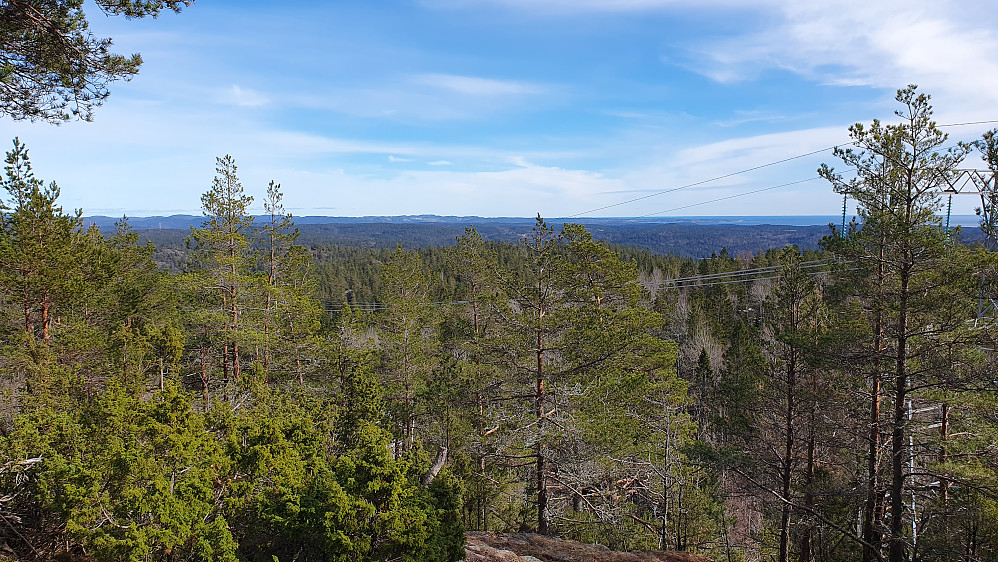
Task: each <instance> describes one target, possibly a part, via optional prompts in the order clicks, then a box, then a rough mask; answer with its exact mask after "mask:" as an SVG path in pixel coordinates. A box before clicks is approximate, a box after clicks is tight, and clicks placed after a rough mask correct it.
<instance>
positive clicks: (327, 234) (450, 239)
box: [84, 215, 981, 258]
mask: <svg viewBox="0 0 998 562" xmlns="http://www.w3.org/2000/svg"><path fill="white" fill-rule="evenodd" d="M823 219H827V220H826V222H824V223H817V224H815V222H817V221H820V220H823ZM84 220H85V223H86V224H96V225H97V226H99V227H100V228H101V229H102V230H106V229H109V228H113V225H114V223H115V221H116V220H118V219H113V218H110V217H87V218H86V219H84ZM203 220H204V219H203V217H198V216H192V215H173V216H169V217H136V218H129V223H130V224H131V225H132V228H133V229H134V230H135V231H136V232H138V233H139V235H140V237H141V238H143V239H148V240H149V241H150V242H152V243H153V244H154V245H155V246H156V247H157V248H159V249H160V250H162V251H169V250H172V251H174V252H176V251H181V250H182V248H183V247H184V239H185V238H186V237H187V235H188V234H189V233H190V227H191V226H200V224H201V223H202V221H203ZM760 220H769V221H772V222H770V223H759V222H757V221H760ZM839 220H841V219H839ZM669 221H671V222H665V219H632V218H596V219H551V220H549V221H548V222H549V224H551V225H552V226H554V227H556V228H558V227H560V226H561V225H562V224H563V223H566V222H579V223H582V224H584V225H586V227H587V228H588V229H589V231H590V232H592V233H593V237H594V238H596V239H598V240H602V241H605V242H609V243H613V244H620V245H624V246H633V247H637V248H642V249H645V250H648V251H651V252H654V253H657V254H674V255H677V256H681V257H692V258H704V257H709V256H710V255H711V254H712V253H716V252H720V251H721V249H722V248H727V250H728V252H729V253H730V254H733V255H737V254H740V253H753V254H754V253H757V252H759V251H764V250H768V249H771V248H782V247H783V246H787V245H790V244H796V245H797V246H799V247H800V248H802V249H803V248H816V247H817V246H818V243H819V242H820V241H821V238H822V237H824V236H826V235H828V234H829V233H830V229H829V227H828V223H829V222H832V223H837V221H835V220H834V217H684V218H678V219H669ZM295 223H296V224H297V226H298V228H299V230H300V232H301V236H300V238H299V242H300V243H302V244H304V245H306V246H313V247H314V246H321V245H330V244H332V245H341V246H352V247H362V248H393V247H395V246H396V245H398V244H402V245H403V246H404V247H406V248H425V247H430V246H446V245H449V244H453V243H454V241H455V239H456V238H457V237H458V236H460V235H462V234H463V233H464V229H465V228H466V227H468V226H474V227H475V228H476V229H477V230H478V232H479V233H480V234H481V235H482V237H483V238H485V239H487V240H495V241H502V242H516V241H517V240H520V239H522V238H523V237H524V236H526V235H527V234H528V233H529V232H530V230H531V229H532V228H533V225H534V219H532V218H516V217H505V218H483V217H438V216H435V215H420V216H400V217H295ZM962 236H963V239H964V240H965V241H967V242H974V241H977V240H979V239H980V238H981V234H980V231H979V229H977V228H964V229H963V235H962Z"/></svg>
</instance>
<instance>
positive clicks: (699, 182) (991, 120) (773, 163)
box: [567, 119, 998, 218]
mask: <svg viewBox="0 0 998 562" xmlns="http://www.w3.org/2000/svg"><path fill="white" fill-rule="evenodd" d="M991 123H998V119H989V120H983V121H967V122H964V123H945V124H942V125H936V127H962V126H966V125H987V124H991ZM851 144H855V142H846V143H842V144H836V145H832V146H828V147H825V148H821V149H818V150H813V151H811V152H805V153H803V154H797V155H794V156H789V157H787V158H783V159H780V160H774V161H772V162H767V163H765V164H760V165H758V166H752V167H750V168H745V169H744V170H738V171H736V172H731V173H728V174H723V175H720V176H715V177H712V178H708V179H705V180H701V181H697V182H693V183H688V184H685V185H681V186H679V187H673V188H669V189H664V190H662V191H657V192H655V193H649V194H647V195H642V196H641V197H635V198H632V199H628V200H626V201H620V202H618V203H611V204H609V205H604V206H602V207H597V208H595V209H590V210H588V211H582V212H580V213H576V214H574V215H569V216H568V217H567V218H576V217H580V216H582V215H588V214H591V213H595V212H598V211H604V210H606V209H612V208H614V207H620V206H621V205H627V204H629V203H635V202H637V201H643V200H645V199H650V198H652V197H658V196H659V195H665V194H666V193H672V192H675V191H679V190H682V189H688V188H690V187H696V186H699V185H704V184H707V183H711V182H715V181H717V180H722V179H727V178H730V177H733V176H738V175H741V174H745V173H748V172H753V171H755V170H761V169H763V168H768V167H770V166H775V165H777V164H784V163H786V162H791V161H793V160H798V159H800V158H805V157H807V156H813V155H815V154H819V153H822V152H825V151H828V150H834V149H836V148H839V147H841V146H848V145H851ZM810 179H815V178H810ZM810 179H809V180H801V181H800V182H795V183H803V182H804V181H810ZM787 185H793V184H785V185H783V186H776V187H771V188H766V189H762V190H758V191H754V192H752V193H759V192H761V191H768V190H770V189H776V188H777V187H786V186H787ZM750 194H751V193H746V194H745V195H750ZM730 198H731V197H728V198H727V199H730ZM724 199H726V198H721V199H715V200H713V201H705V202H704V203H698V204H697V205H702V204H705V203H713V202H716V201H723V200H724ZM693 206H696V205H688V206H686V207H678V208H676V209H669V210H668V211H659V212H658V213H652V214H649V215H642V217H649V216H653V215H656V214H661V213H668V212H670V211H676V210H680V209H685V208H688V207H693Z"/></svg>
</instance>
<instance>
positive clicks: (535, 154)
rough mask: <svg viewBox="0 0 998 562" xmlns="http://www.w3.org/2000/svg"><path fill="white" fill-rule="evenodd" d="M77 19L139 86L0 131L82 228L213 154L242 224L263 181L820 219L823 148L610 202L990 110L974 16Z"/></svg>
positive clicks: (432, 200) (203, 15)
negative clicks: (134, 58) (66, 117)
mask: <svg viewBox="0 0 998 562" xmlns="http://www.w3.org/2000/svg"><path fill="white" fill-rule="evenodd" d="M89 14H90V20H91V27H92V29H93V30H94V33H95V34H96V35H101V36H110V37H113V38H114V40H115V50H116V51H117V52H121V53H132V52H140V53H141V54H142V56H143V59H144V60H145V63H144V65H143V67H142V70H141V72H140V74H139V75H138V76H137V77H135V78H134V79H133V80H132V81H130V82H127V83H117V84H115V85H114V86H113V87H112V95H111V97H110V98H109V99H108V100H107V102H106V103H105V105H104V106H103V107H102V108H100V109H98V110H97V113H96V116H95V119H94V122H92V123H78V122H76V123H67V124H63V125H60V126H52V125H48V124H44V123H27V122H13V121H11V120H9V119H3V120H0V137H6V138H8V139H9V138H12V137H14V136H18V137H20V139H21V140H22V141H23V142H25V143H26V144H27V145H28V148H29V150H30V153H31V157H32V161H33V163H34V165H35V169H36V173H37V174H38V175H39V176H40V177H42V178H43V179H46V180H55V181H57V182H58V183H59V185H60V187H61V188H62V194H63V199H62V202H63V204H64V205H65V206H66V207H68V208H82V209H83V211H84V214H87V215H96V214H103V215H111V216H117V215H122V214H128V215H130V216H147V215H168V214H176V213H191V214H198V213H200V195H201V193H203V192H204V191H206V190H207V188H208V187H209V186H210V185H211V181H212V177H213V176H214V163H215V157H216V156H221V155H224V154H231V155H232V156H234V157H235V159H236V162H237V164H238V165H239V175H240V178H241V179H242V182H243V185H244V187H245V188H246V191H247V192H248V193H249V194H251V195H255V196H257V204H256V205H255V206H254V207H255V208H256V209H257V210H259V209H262V202H261V200H260V196H261V195H262V194H263V193H264V192H265V189H266V185H267V183H268V182H269V181H270V180H271V179H273V180H276V181H278V182H280V183H281V184H282V185H283V188H284V192H285V203H286V205H287V207H288V208H289V209H290V210H291V211H292V212H294V213H295V214H297V215H335V216H361V215H401V214H424V213H428V214H438V215H478V216H533V215H534V214H536V213H538V212H540V213H541V214H542V215H544V216H547V217H567V216H573V215H580V214H582V216H646V215H651V216H658V215H661V216H670V215H833V214H836V213H837V212H838V210H839V209H840V206H841V199H840V198H839V197H838V196H836V195H835V194H834V193H833V192H832V190H831V188H830V187H829V186H828V184H827V183H825V182H822V181H821V180H813V181H807V180H808V179H809V178H814V177H815V176H816V174H815V169H816V168H817V167H818V165H819V164H820V163H821V162H830V163H831V162H833V158H832V155H831V152H830V151H826V152H822V153H819V154H816V155H813V156H809V157H805V158H799V159H795V160H792V161H790V162H787V163H784V164H780V165H774V166H769V167H765V168H763V169H760V170H756V171H753V172H750V173H744V174H736V175H732V176H730V177H727V178H724V179H721V180H717V181H713V182H707V183H702V184H700V185H697V186H694V187H689V188H685V189H680V190H677V191H671V192H669V193H664V194H660V195H654V196H651V197H647V198H644V199H641V200H640V201H636V202H633V203H627V204H621V203H622V202H625V201H628V200H631V199H636V198H640V197H643V196H647V195H653V194H656V193H659V192H662V191H666V190H670V189H673V188H676V187H680V186H684V185H687V184H691V183H696V182H702V181H703V180H707V179H710V178H714V177H718V176H723V175H726V174H730V173H732V172H737V171H739V170H744V169H747V168H752V167H755V166H758V165H761V164H766V163H769V162H773V161H777V160H782V159H784V158H788V157H792V156H795V155H799V154H803V153H806V152H811V151H815V150H819V149H822V148H826V147H829V146H832V145H836V144H840V143H844V142H847V141H848V136H847V132H846V128H847V127H848V125H850V124H851V123H854V122H857V121H860V122H869V121H870V120H872V119H873V118H880V119H882V120H885V121H889V120H890V119H891V116H892V114H891V112H892V110H893V109H894V107H893V96H894V92H895V90H896V89H897V88H899V87H902V86H904V85H906V84H909V83H916V84H919V86H920V89H921V90H922V91H925V92H927V93H929V94H931V95H932V96H933V103H934V105H935V107H936V116H937V118H938V121H939V122H940V123H944V124H945V123H963V122H967V121H985V120H996V119H998V10H995V9H994V6H993V5H991V2H989V1H985V0H967V1H962V2H950V1H946V0H932V1H926V0H909V1H895V0H874V1H873V2H856V1H855V0H849V1H842V0H829V1H824V2H812V1H807V0H757V1H738V0H477V1H476V0H408V1H403V0H399V1H393V0H382V1H379V2H370V1H343V2H320V1H309V2H290V1H289V2H273V1H266V2H265V1H258V0H240V1H238V2H237V1H221V0H220V1H209V0H198V1H197V3H196V4H195V5H194V6H193V7H191V8H189V9H187V10H185V11H184V12H183V13H182V14H180V15H174V14H164V15H163V16H161V17H160V18H158V19H155V20H153V19H146V20H132V21H127V20H124V19H121V18H108V17H105V16H103V15H102V14H100V12H98V11H96V10H95V9H91V10H90V11H89ZM994 126H995V125H994V124H991V125H971V126H961V127H950V128H947V129H946V130H947V132H949V133H950V134H951V138H952V139H953V140H954V141H955V140H970V139H974V138H978V137H979V136H980V134H981V133H982V132H984V131H985V130H987V129H988V128H989V127H994ZM977 165H979V164H978V163H976V162H973V161H971V162H968V166H977ZM797 182H800V183H797ZM790 183H792V184H793V185H788V186H786V187H780V188H774V189H767V188H772V187H774V186H779V185H783V184H790ZM764 189H765V190H766V191H762V192H760V193H756V194H752V195H746V196H739V195H740V194H744V193H748V192H752V191H757V190H764ZM732 196H735V197H732ZM725 197H731V198H730V199H726V200H724V201H718V202H715V203H709V204H704V202H708V201H711V200H716V199H721V198H725ZM973 206H974V205H973V200H972V198H970V197H967V198H965V199H958V200H957V201H956V202H955V204H954V213H959V214H968V213H972V212H973V211H972V208H973ZM604 207H605V208H604ZM595 209H600V210H598V211H595V212H590V211H593V210H595Z"/></svg>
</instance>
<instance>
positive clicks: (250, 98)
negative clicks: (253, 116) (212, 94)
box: [219, 84, 268, 107]
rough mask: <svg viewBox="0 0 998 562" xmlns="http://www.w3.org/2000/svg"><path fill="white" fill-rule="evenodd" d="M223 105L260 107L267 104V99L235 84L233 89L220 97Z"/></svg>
mask: <svg viewBox="0 0 998 562" xmlns="http://www.w3.org/2000/svg"><path fill="white" fill-rule="evenodd" d="M219 97H220V99H221V101H222V102H223V103H227V104H231V105H238V106H240V107H259V106H261V105H265V104H266V103H267V101H268V100H267V98H266V97H265V96H264V95H263V94H261V93H259V92H257V91H255V90H251V89H249V88H243V87H241V86H238V85H236V84H233V85H232V87H231V88H229V89H228V90H225V91H224V92H222V94H221V95H220V96H219Z"/></svg>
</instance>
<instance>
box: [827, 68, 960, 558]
mask: <svg viewBox="0 0 998 562" xmlns="http://www.w3.org/2000/svg"><path fill="white" fill-rule="evenodd" d="M897 101H898V103H899V104H900V105H901V108H902V109H901V110H899V111H897V112H896V114H897V116H898V117H899V118H900V119H901V122H900V123H899V124H897V125H883V124H881V123H880V122H879V121H876V120H875V121H874V122H873V124H872V125H871V126H870V127H869V128H867V127H864V126H863V125H861V124H856V125H853V126H852V127H850V135H851V137H852V138H853V139H854V143H853V144H855V145H856V147H857V148H855V149H854V148H840V149H837V150H836V155H837V156H838V157H839V158H841V159H842V160H843V162H845V163H846V164H847V165H849V166H852V167H855V168H857V169H858V170H859V173H858V175H857V177H855V178H854V179H851V180H846V179H844V178H843V177H842V176H841V175H840V174H837V173H835V172H834V171H833V170H832V169H831V168H830V167H828V166H822V168H821V170H820V173H821V174H822V176H824V177H825V178H827V179H828V180H829V181H830V182H831V183H832V184H833V186H834V187H835V189H836V191H837V192H839V193H845V194H847V195H849V196H850V197H852V198H854V199H855V200H856V201H857V202H858V203H859V214H860V218H861V220H862V225H861V226H859V227H857V228H855V229H852V230H850V231H849V232H847V233H846V236H845V237H844V238H842V239H840V240H829V241H828V247H829V248H830V249H832V250H833V251H835V252H836V253H837V254H839V255H840V256H842V257H843V258H844V259H846V260H850V261H852V262H853V263H852V264H851V265H852V266H853V267H854V268H856V270H857V271H859V272H860V273H859V275H861V276H863V280H864V282H865V287H866V288H864V285H857V287H859V288H860V293H859V296H861V297H862V298H864V299H865V302H866V303H867V307H868V309H869V310H870V311H871V314H870V318H871V319H873V321H874V324H873V326H872V330H871V334H872V341H871V342H870V343H869V344H868V345H869V350H870V353H871V356H872V359H873V363H872V371H873V376H872V385H871V396H872V404H873V405H872V407H871V412H872V413H871V422H872V425H873V426H874V427H872V428H871V435H873V433H874V432H877V433H879V430H877V429H876V427H877V426H878V425H880V423H881V422H880V421H879V414H878V413H877V411H878V409H879V402H880V399H881V395H880V388H879V387H880V385H881V377H883V378H882V383H883V386H884V390H885V391H886V394H885V396H884V397H885V398H886V400H887V402H888V404H889V408H890V415H889V417H888V419H887V420H886V421H885V422H884V425H885V426H886V428H887V431H888V432H889V433H890V443H889V452H890V468H889V470H888V475H889V479H890V486H889V490H888V496H889V498H888V499H889V504H888V505H889V511H890V521H889V528H888V529H887V533H886V535H887V547H888V548H887V550H888V558H889V560H890V561H891V562H903V561H904V560H907V559H909V557H910V556H912V552H913V550H914V548H915V547H916V545H915V544H913V542H912V541H913V537H912V535H911V531H910V529H911V518H912V517H913V514H912V513H911V508H910V506H909V504H908V503H907V502H906V501H905V495H906V494H910V493H911V488H910V487H911V486H912V485H914V483H915V482H914V478H915V476H914V475H913V474H912V473H911V470H910V468H909V465H910V464H911V462H913V461H912V459H913V455H915V454H916V451H915V450H913V449H912V448H911V447H910V445H909V440H911V439H916V438H919V437H920V435H919V434H918V433H916V432H914V431H913V430H912V429H911V424H910V423H909V421H908V417H909V410H910V409H911V408H912V402H911V401H912V400H918V399H924V396H925V390H924V389H928V388H934V387H939V386H945V385H946V384H947V383H948V381H952V380H953V378H954V377H958V376H959V374H958V373H959V371H960V370H959V369H958V370H954V369H953V365H952V363H951V361H952V360H953V359H954V356H953V355H952V354H953V352H954V351H956V350H963V351H967V350H969V349H970V348H967V347H961V346H960V345H958V346H957V347H953V345H954V344H955V343H956V342H960V341H963V342H966V341H967V340H968V338H967V337H966V334H965V333H962V332H963V331H964V329H965V320H966V319H967V318H968V317H969V314H970V311H969V309H967V306H966V305H967V303H966V302H965V301H963V300H961V297H960V294H961V292H962V291H964V290H965V288H961V287H960V285H961V284H966V283H969V282H970V278H972V277H973V276H972V275H970V273H969V272H968V271H966V269H967V262H966V261H964V260H961V258H960V255H961V254H962V253H963V251H962V249H961V248H959V247H957V246H954V245H951V244H949V243H948V241H947V236H946V234H945V232H943V229H942V227H941V224H940V221H939V219H938V218H937V217H936V216H935V212H936V211H937V210H938V209H939V208H940V203H939V190H940V187H941V186H943V185H944V182H945V178H946V177H947V175H949V174H951V173H952V172H953V170H954V169H955V168H956V166H957V165H958V164H959V163H960V161H961V160H962V159H963V158H964V156H965V155H966V154H967V151H968V147H967V146H966V145H958V146H957V147H954V148H949V149H944V148H943V144H944V143H945V142H946V138H947V137H946V134H945V133H943V132H942V131H940V130H939V129H938V128H937V126H936V124H935V122H934V121H933V120H932V108H931V106H930V105H929V96H927V95H925V94H919V93H917V92H916V89H915V87H914V86H909V87H907V88H905V89H902V90H899V91H898V94H897ZM943 272H945V273H943ZM961 353H962V352H961ZM947 355H948V356H949V359H947V358H946V356H947ZM871 441H873V442H876V438H874V439H872V440H871ZM875 455H876V452H875V451H874V448H873V443H871V449H870V466H871V470H870V473H869V474H868V480H869V482H870V484H871V486H872V485H873V482H874V479H875V469H874V468H873V467H875V466H876V465H877V462H876V459H875ZM871 490H872V488H871ZM876 495H877V493H876V491H875V490H873V493H870V494H869V495H868V499H867V506H866V511H865V513H866V515H865V519H866V521H865V524H864V536H863V540H864V543H865V544H864V560H873V559H880V557H881V554H880V553H879V552H877V551H876V548H877V545H878V544H879V543H880V541H881V538H880V536H881V533H882V531H881V530H879V529H877V528H876V525H875V523H876V511H877V509H876V505H875V502H876V498H875V497H876ZM871 547H872V548H871Z"/></svg>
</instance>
